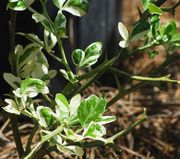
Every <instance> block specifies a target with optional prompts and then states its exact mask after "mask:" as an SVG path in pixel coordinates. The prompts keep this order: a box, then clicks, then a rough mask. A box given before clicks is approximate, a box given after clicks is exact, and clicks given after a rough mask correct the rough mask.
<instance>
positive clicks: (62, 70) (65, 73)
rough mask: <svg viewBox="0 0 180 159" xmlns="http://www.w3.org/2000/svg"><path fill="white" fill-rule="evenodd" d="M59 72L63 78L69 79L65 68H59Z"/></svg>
mask: <svg viewBox="0 0 180 159" xmlns="http://www.w3.org/2000/svg"><path fill="white" fill-rule="evenodd" d="M59 72H60V74H61V75H62V76H63V77H64V78H65V79H67V80H68V81H69V80H70V79H69V75H68V74H67V71H66V70H64V69H60V70H59Z"/></svg>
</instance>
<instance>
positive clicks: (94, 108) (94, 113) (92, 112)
mask: <svg viewBox="0 0 180 159" xmlns="http://www.w3.org/2000/svg"><path fill="white" fill-rule="evenodd" d="M106 104H107V101H106V100H105V99H104V98H99V97H97V96H95V95H91V96H89V97H88V98H87V99H85V100H83V101H82V102H81V104H80V106H79V107H78V110H77V114H78V118H79V121H80V123H81V125H82V126H83V127H86V126H87V125H89V124H90V123H91V122H92V121H94V122H95V121H96V120H97V119H98V118H99V117H101V116H102V114H103V113H104V112H105V107H106Z"/></svg>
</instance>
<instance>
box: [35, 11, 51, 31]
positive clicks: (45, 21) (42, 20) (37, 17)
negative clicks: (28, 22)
mask: <svg viewBox="0 0 180 159" xmlns="http://www.w3.org/2000/svg"><path fill="white" fill-rule="evenodd" d="M32 19H34V20H35V22H36V23H41V24H42V25H43V27H44V28H45V29H46V30H48V31H49V32H53V27H52V25H51V23H50V22H49V20H48V19H47V18H46V17H45V16H44V15H43V14H40V13H34V14H33V15H32Z"/></svg>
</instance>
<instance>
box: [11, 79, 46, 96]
mask: <svg viewBox="0 0 180 159" xmlns="http://www.w3.org/2000/svg"><path fill="white" fill-rule="evenodd" d="M13 93H14V94H15V95H16V96H17V97H24V98H25V99H26V98H27V97H31V98H33V97H36V96H37V95H38V93H42V94H47V93H49V89H48V87H47V86H46V84H45V83H44V82H43V81H42V80H40V79H35V78H26V79H25V80H23V81H22V83H21V87H20V88H18V89H16V90H15V91H13Z"/></svg>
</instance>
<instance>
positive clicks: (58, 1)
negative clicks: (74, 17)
mask: <svg viewBox="0 0 180 159" xmlns="http://www.w3.org/2000/svg"><path fill="white" fill-rule="evenodd" d="M52 1H53V3H54V5H55V6H56V7H58V8H59V9H61V8H62V6H63V4H64V2H65V1H66V0H52Z"/></svg>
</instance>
